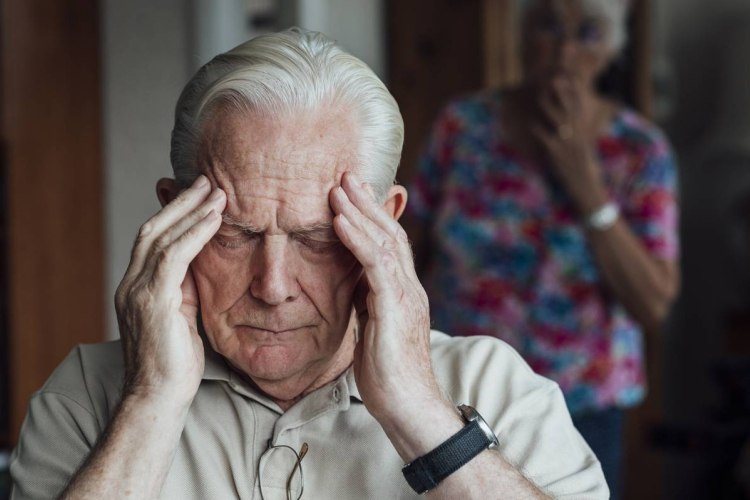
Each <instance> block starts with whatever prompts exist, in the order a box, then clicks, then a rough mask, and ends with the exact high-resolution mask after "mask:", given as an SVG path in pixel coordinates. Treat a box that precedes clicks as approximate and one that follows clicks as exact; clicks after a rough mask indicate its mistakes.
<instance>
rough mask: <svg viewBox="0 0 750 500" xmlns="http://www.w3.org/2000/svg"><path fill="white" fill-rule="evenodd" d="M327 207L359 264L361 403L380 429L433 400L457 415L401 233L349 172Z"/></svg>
mask: <svg viewBox="0 0 750 500" xmlns="http://www.w3.org/2000/svg"><path fill="white" fill-rule="evenodd" d="M331 206H332V207H333V209H334V211H335V212H336V214H337V215H336V217H335V219H334V228H335V230H336V233H337V234H338V236H339V238H340V239H341V241H342V243H343V244H344V245H345V246H346V247H347V248H348V249H349V250H350V251H351V252H352V253H353V254H354V256H355V257H356V258H357V260H358V261H359V262H360V263H361V264H362V266H363V268H364V274H363V277H362V280H361V281H360V283H359V285H358V288H357V290H356V291H355V308H356V311H357V317H358V319H359V328H360V329H359V332H360V338H359V342H358V343H357V348H356V351H355V357H354V375H355V377H356V381H357V387H358V389H359V392H360V394H361V396H362V400H363V402H364V403H365V406H366V407H367V409H368V411H369V412H370V413H371V414H372V415H373V416H374V417H375V418H376V419H378V421H380V422H381V425H383V426H384V428H386V427H387V426H388V425H389V424H391V423H394V422H397V421H398V420H399V419H400V418H401V419H411V418H413V419H418V417H420V416H424V414H425V411H433V410H434V408H435V406H436V405H437V406H441V407H443V408H445V407H448V408H449V411H450V412H453V413H455V412H454V410H453V409H452V408H451V407H450V405H449V404H448V403H446V402H445V401H444V398H443V397H442V394H441V390H440V386H439V385H438V382H437V380H436V378H435V374H434V372H433V370H432V361H431V356H430V314H429V305H428V301H427V294H426V293H425V291H424V288H423V287H422V285H421V283H420V282H419V279H418V278H417V275H416V272H415V270H414V260H413V257H412V253H411V247H410V246H409V241H408V238H407V236H406V232H405V231H404V230H403V228H402V227H401V226H400V225H399V224H398V222H396V220H394V219H393V217H392V216H391V215H390V214H389V213H388V212H387V211H386V210H385V209H384V208H383V206H382V205H381V204H379V203H378V202H377V200H376V199H375V198H374V196H373V195H372V191H371V190H370V189H368V188H366V187H364V186H363V185H362V184H360V183H359V181H358V180H357V179H356V178H355V176H354V175H352V174H350V173H346V174H344V177H343V179H342V182H341V187H337V188H334V189H333V190H332V191H331ZM455 419H456V421H457V424H458V425H457V428H459V429H460V420H459V419H458V416H457V413H456V415H455Z"/></svg>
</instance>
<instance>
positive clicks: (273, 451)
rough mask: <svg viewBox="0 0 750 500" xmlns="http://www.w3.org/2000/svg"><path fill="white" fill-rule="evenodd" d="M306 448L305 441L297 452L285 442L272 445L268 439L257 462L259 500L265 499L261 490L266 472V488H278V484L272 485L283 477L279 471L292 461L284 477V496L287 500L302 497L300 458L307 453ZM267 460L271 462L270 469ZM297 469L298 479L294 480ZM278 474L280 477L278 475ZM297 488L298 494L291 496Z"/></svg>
mask: <svg viewBox="0 0 750 500" xmlns="http://www.w3.org/2000/svg"><path fill="white" fill-rule="evenodd" d="M307 449H308V446H307V443H302V448H300V451H299V453H297V451H296V450H295V449H294V448H292V447H291V446H287V445H285V444H280V445H275V446H274V445H273V444H271V440H270V439H269V440H268V447H267V448H266V451H264V452H263V454H262V455H261V456H260V463H259V464H258V484H259V487H260V498H261V500H266V496H265V494H264V491H263V477H264V476H265V475H266V473H267V474H268V476H269V477H267V478H266V480H265V481H266V487H267V488H268V489H271V488H275V489H278V488H279V486H274V485H273V484H274V483H276V484H278V483H279V482H281V481H280V479H283V476H284V474H283V473H281V472H280V471H283V470H284V469H287V467H286V466H285V465H286V464H289V463H290V462H292V461H293V463H294V465H293V467H292V472H291V473H290V474H289V476H287V477H286V498H287V500H300V498H302V493H303V492H304V491H305V475H304V473H303V472H302V459H303V458H305V455H307ZM269 462H271V468H270V469H269V468H268V467H267V466H268V463H269ZM297 470H299V479H298V480H297V481H295V480H294V479H295V476H296V475H297ZM280 475H281V477H279V476H280ZM297 489H299V494H298V495H297V497H296V498H293V493H296V491H297Z"/></svg>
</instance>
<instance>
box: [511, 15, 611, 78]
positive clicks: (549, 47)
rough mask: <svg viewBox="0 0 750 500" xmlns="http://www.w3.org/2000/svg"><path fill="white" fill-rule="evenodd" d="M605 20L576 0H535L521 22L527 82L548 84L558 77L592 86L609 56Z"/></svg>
mask: <svg viewBox="0 0 750 500" xmlns="http://www.w3.org/2000/svg"><path fill="white" fill-rule="evenodd" d="M610 29H611V27H610V26H608V21H607V20H606V19H604V18H602V17H595V16H591V15H590V14H587V13H586V12H585V11H584V9H583V6H582V5H581V2H580V1H579V0H538V1H537V2H536V5H535V6H534V7H532V11H531V12H529V13H528V15H527V16H526V19H525V21H524V24H523V37H522V40H521V44H522V62H523V69H524V74H525V76H526V79H527V81H529V82H530V83H532V84H535V85H539V86H546V85H550V84H551V82H552V81H553V80H554V79H556V78H559V77H568V78H573V79H576V80H578V81H579V82H580V83H581V84H583V85H584V86H585V87H586V88H591V87H592V86H593V84H594V82H595V81H596V79H597V77H598V76H599V75H600V74H601V73H602V72H603V71H604V69H606V67H607V66H608V65H609V62H610V60H611V58H612V55H613V54H612V51H611V49H610V47H609V43H608V37H609V30H610Z"/></svg>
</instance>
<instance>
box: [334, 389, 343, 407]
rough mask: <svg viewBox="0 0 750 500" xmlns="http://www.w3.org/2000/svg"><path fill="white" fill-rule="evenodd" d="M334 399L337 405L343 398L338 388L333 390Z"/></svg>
mask: <svg viewBox="0 0 750 500" xmlns="http://www.w3.org/2000/svg"><path fill="white" fill-rule="evenodd" d="M333 399H335V400H336V402H337V403H338V402H339V399H341V396H340V395H339V388H338V387H334V388H333Z"/></svg>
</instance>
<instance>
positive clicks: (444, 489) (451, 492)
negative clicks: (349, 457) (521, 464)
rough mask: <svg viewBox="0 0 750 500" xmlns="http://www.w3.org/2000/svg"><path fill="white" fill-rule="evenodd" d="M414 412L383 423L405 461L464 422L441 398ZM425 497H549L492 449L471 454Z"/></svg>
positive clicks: (511, 499)
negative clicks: (464, 462) (462, 464)
mask: <svg viewBox="0 0 750 500" xmlns="http://www.w3.org/2000/svg"><path fill="white" fill-rule="evenodd" d="M416 411H417V412H418V416H417V413H415V415H414V416H412V417H409V416H408V415H406V414H401V415H400V416H394V417H393V418H391V419H389V420H388V421H385V423H384V424H382V425H383V429H384V430H385V432H386V434H387V435H388V438H389V439H390V440H391V443H393V446H394V447H395V448H396V451H397V452H398V454H399V455H400V456H401V458H402V459H403V460H404V463H409V462H411V461H413V460H415V459H416V458H418V457H420V456H422V455H425V454H427V453H429V452H430V451H432V450H434V449H435V448H437V447H438V446H440V445H441V444H442V443H443V442H445V441H447V440H448V439H449V438H450V437H451V436H453V435H454V434H456V433H457V432H458V431H460V430H461V429H462V428H463V427H464V426H465V425H466V424H464V422H463V421H462V420H461V417H460V416H459V414H458V411H457V410H456V409H455V407H453V406H452V405H451V404H450V403H448V402H447V401H444V400H440V401H438V400H435V401H433V402H424V403H422V404H421V408H419V407H418V408H417V409H416ZM426 497H427V498H430V499H432V500H443V499H445V500H447V499H455V498H462V499H467V500H472V499H477V500H479V499H482V500H491V499H495V498H498V499H500V498H502V499H507V500H549V499H550V497H549V496H547V495H545V494H544V493H543V492H542V491H541V490H539V488H537V487H536V486H535V485H534V484H533V483H532V482H531V481H529V480H528V479H527V478H526V477H525V476H524V475H523V474H521V472H520V471H518V470H517V469H516V468H515V467H514V466H513V465H511V464H510V463H508V462H507V461H506V460H505V459H504V458H503V457H502V455H501V454H500V453H498V452H496V451H493V450H485V451H483V452H482V453H480V454H479V455H477V456H476V457H474V459H473V460H471V461H470V462H469V463H467V464H466V465H464V466H463V467H461V468H460V469H459V470H457V471H456V472H454V473H453V474H451V475H450V476H448V477H447V478H446V479H445V480H443V481H442V482H441V483H440V484H439V485H438V486H437V487H436V488H435V489H433V490H430V491H429V492H428V493H427V494H426Z"/></svg>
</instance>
